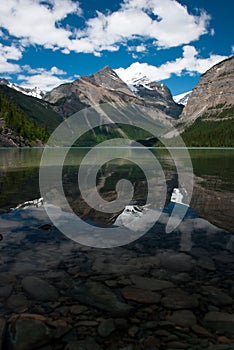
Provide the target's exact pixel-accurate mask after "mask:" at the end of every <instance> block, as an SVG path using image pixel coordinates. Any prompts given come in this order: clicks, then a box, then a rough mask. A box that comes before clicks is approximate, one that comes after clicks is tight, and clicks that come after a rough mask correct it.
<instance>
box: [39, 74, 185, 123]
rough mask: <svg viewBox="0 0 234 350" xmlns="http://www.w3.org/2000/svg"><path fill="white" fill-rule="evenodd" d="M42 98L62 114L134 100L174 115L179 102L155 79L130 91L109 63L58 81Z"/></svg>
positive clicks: (177, 111) (178, 113) (179, 108)
mask: <svg viewBox="0 0 234 350" xmlns="http://www.w3.org/2000/svg"><path fill="white" fill-rule="evenodd" d="M44 100H45V101H47V102H50V103H52V104H53V105H54V110H55V111H56V112H58V113H59V114H60V115H63V116H64V117H68V116H70V115H71V114H73V113H75V112H77V111H79V110H81V109H82V108H85V107H89V106H93V105H98V104H100V103H104V102H124V103H134V104H137V105H140V106H143V105H144V106H146V107H150V108H154V109H155V110H157V111H158V113H159V115H160V116H164V117H165V119H168V118H169V119H177V118H178V117H179V115H180V114H181V112H182V109H183V106H180V105H177V104H176V103H175V102H174V101H173V99H172V96H171V93H170V91H169V89H168V88H167V87H166V86H165V85H163V84H159V83H156V82H151V83H150V82H149V83H147V85H145V86H144V85H142V84H141V83H139V84H137V85H136V86H135V90H134V91H132V90H131V89H130V88H129V86H128V85H127V84H126V83H125V82H123V80H121V79H120V78H119V76H118V75H117V74H116V72H114V71H113V70H112V69H111V68H110V67H104V68H103V69H102V70H100V71H99V72H97V73H95V74H93V75H91V76H84V77H81V78H79V79H77V80H75V81H74V82H72V83H68V84H62V85H60V86H58V87H56V88H55V89H53V90H52V91H51V92H49V93H47V94H46V95H45V97H44Z"/></svg>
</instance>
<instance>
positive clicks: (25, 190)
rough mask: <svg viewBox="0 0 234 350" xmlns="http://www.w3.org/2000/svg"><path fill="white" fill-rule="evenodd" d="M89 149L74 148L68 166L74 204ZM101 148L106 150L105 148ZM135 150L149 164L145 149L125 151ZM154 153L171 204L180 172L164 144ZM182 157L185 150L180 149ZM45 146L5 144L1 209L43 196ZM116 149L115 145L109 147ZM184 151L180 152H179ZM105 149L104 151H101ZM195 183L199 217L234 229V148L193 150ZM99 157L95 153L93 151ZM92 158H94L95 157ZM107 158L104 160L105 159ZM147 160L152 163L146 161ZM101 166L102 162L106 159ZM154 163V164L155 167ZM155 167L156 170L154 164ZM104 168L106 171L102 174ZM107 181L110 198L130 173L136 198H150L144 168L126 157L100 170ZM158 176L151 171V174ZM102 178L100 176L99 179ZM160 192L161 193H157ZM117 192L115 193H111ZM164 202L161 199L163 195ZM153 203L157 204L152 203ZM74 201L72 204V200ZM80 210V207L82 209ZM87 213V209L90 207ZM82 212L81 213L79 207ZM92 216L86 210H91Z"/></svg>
mask: <svg viewBox="0 0 234 350" xmlns="http://www.w3.org/2000/svg"><path fill="white" fill-rule="evenodd" d="M88 151H89V149H88V148H73V149H72V150H70V151H69V152H68V155H67V157H66V159H65V163H64V170H63V185H64V187H65V192H66V193H67V195H68V196H69V202H73V209H74V206H75V205H76V204H74V201H76V202H77V201H78V197H79V196H80V193H79V191H78V189H77V175H78V168H79V164H80V162H81V161H82V159H83V157H84V156H85V155H86V154H87V152H88ZM50 152H51V155H50V163H53V164H48V168H53V170H54V169H56V166H57V164H58V162H59V161H60V160H59V157H60V153H61V152H60V150H59V149H51V150H50ZM99 152H103V154H104V152H107V151H106V150H103V149H102V150H100V151H99ZM129 152H130V153H131V154H130V156H129V155H128V156H129V157H130V158H131V157H132V161H133V162H135V161H137V162H138V163H140V165H142V164H143V163H146V165H147V169H149V168H150V164H151V163H150V161H148V160H147V159H146V158H145V155H144V154H141V150H139V149H138V150H129V149H126V150H124V153H125V156H126V153H129ZM151 152H152V154H153V155H154V156H155V157H156V159H158V160H159V161H160V163H161V166H162V170H163V172H164V174H165V177H166V182H167V187H168V188H167V203H168V200H169V198H170V195H171V192H172V189H173V187H177V185H178V184H177V174H176V172H177V171H176V168H175V164H173V160H172V157H171V156H170V154H169V152H167V151H166V150H163V149H160V150H158V149H151ZM176 152H177V154H176V156H178V158H179V159H180V156H181V155H182V153H181V151H180V150H177V151H176ZM42 153H43V149H40V148H33V149H27V148H22V149H7V148H5V149H4V148H3V149H0V172H1V173H0V210H2V211H4V210H8V209H10V208H14V207H16V206H17V205H18V204H20V203H23V202H25V201H28V200H33V199H36V198H39V197H40V196H41V195H40V190H39V175H38V174H39V166H40V160H41V156H42ZM108 153H110V154H112V153H113V150H108ZM180 153H181V154H180ZM99 154H100V153H99ZM189 154H190V156H191V161H192V166H193V172H194V175H195V185H194V189H193V193H192V199H191V203H190V206H191V208H192V209H194V210H195V211H196V212H197V213H198V215H199V216H201V217H203V218H206V219H208V220H209V221H210V222H212V223H214V224H217V225H218V226H219V227H222V228H224V229H227V230H231V231H233V227H234V225H233V212H234V202H233V192H234V183H233V178H234V150H232V149H190V150H189ZM94 157H96V156H95V155H94ZM91 161H92V160H91ZM101 162H102V160H101ZM147 162H148V164H147ZM101 165H102V164H101ZM154 166H155V165H152V167H154ZM151 170H152V169H151ZM101 173H102V174H101ZM98 176H99V177H101V176H102V181H104V185H103V188H102V189H101V192H102V193H103V195H104V196H106V197H108V198H109V200H113V199H114V197H115V193H114V190H115V186H116V183H117V181H118V180H120V179H121V178H126V179H129V180H130V181H132V182H133V183H134V184H135V194H134V198H135V202H137V201H138V202H143V203H144V201H145V200H146V198H145V196H146V187H147V186H146V184H145V181H144V180H145V179H144V174H143V171H142V170H141V169H140V168H139V167H137V166H134V164H133V163H132V162H130V161H127V160H126V159H114V160H113V161H112V162H108V163H105V164H103V166H102V167H101V170H100V172H99V174H98ZM153 176H155V174H154V173H152V177H153ZM97 181H98V180H97ZM158 195H159V196H160V193H158ZM112 196H114V197H113V198H112ZM158 201H159V202H160V206H162V205H163V203H161V201H160V198H159V199H158ZM152 204H154V203H152ZM71 205H72V203H71ZM77 210H78V209H77ZM86 212H87V210H86ZM80 215H82V213H81V212H80ZM86 216H87V215H86Z"/></svg>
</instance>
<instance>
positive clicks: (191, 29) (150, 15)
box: [73, 0, 210, 51]
mask: <svg viewBox="0 0 234 350" xmlns="http://www.w3.org/2000/svg"><path fill="white" fill-rule="evenodd" d="M209 19H210V17H209V15H207V14H206V13H205V12H204V11H203V12H201V13H200V14H199V15H192V14H189V13H188V10H187V8H186V6H182V5H181V4H180V3H179V2H178V1H175V0H161V1H159V0H125V1H124V3H122V6H121V8H120V9H119V10H118V11H115V12H113V13H110V14H107V15H104V14H103V13H100V12H98V13H97V17H95V18H91V19H89V20H88V21H87V22H86V28H85V29H84V30H81V31H78V32H77V40H74V42H73V45H74V48H75V49H77V50H79V49H80V48H81V43H82V44H83V49H84V50H87V51H89V50H90V48H91V47H92V50H94V51H102V50H110V49H112V50H115V49H116V48H117V49H118V47H119V45H121V44H123V43H125V42H127V41H129V40H132V39H137V38H138V39H141V40H145V41H147V40H154V41H155V43H156V45H157V46H158V47H159V48H170V47H175V46H179V45H182V44H187V43H190V42H191V41H194V40H197V39H199V37H200V36H201V35H203V34H206V33H207V27H208V23H209ZM85 44H86V45H87V47H85Z"/></svg>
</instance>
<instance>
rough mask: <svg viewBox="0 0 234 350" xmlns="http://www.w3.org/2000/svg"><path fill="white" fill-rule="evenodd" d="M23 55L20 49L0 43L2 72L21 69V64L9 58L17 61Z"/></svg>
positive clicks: (0, 71) (0, 66)
mask: <svg viewBox="0 0 234 350" xmlns="http://www.w3.org/2000/svg"><path fill="white" fill-rule="evenodd" d="M21 57H22V52H21V50H20V49H18V48H17V47H15V46H14V45H12V46H7V45H3V44H1V43H0V73H15V72H19V71H20V66H19V65H18V64H16V63H12V62H9V60H13V61H17V60H19V59H20V58H21Z"/></svg>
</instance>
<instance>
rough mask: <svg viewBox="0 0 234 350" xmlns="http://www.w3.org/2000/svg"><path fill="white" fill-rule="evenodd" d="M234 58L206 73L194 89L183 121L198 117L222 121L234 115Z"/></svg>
mask: <svg viewBox="0 0 234 350" xmlns="http://www.w3.org/2000/svg"><path fill="white" fill-rule="evenodd" d="M233 96H234V56H232V57H230V58H228V59H226V60H224V61H222V62H220V63H218V64H216V65H215V66H213V67H212V68H211V69H209V70H208V71H207V72H206V73H204V74H203V75H202V76H201V78H200V81H199V83H198V84H197V85H196V86H195V87H194V89H193V91H192V94H191V95H190V97H189V99H188V102H187V104H186V107H185V108H184V110H183V113H182V115H181V121H186V122H188V121H189V122H192V121H194V120H195V119H197V118H198V117H202V118H205V119H210V118H212V119H213V120H214V119H215V120H221V119H223V118H225V119H227V118H232V117H233V115H234V99H233Z"/></svg>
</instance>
